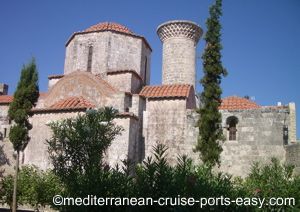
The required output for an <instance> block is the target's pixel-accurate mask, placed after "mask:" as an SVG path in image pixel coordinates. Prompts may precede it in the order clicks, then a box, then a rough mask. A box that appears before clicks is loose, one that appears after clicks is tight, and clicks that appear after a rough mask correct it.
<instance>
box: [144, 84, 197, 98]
mask: <svg viewBox="0 0 300 212" xmlns="http://www.w3.org/2000/svg"><path fill="white" fill-rule="evenodd" d="M191 88H192V85H187V84H177V85H176V84H175V85H159V86H145V87H144V88H143V89H142V91H141V92H140V96H143V97H146V98H172V97H184V98H187V97H188V96H189V92H190V90H191Z"/></svg>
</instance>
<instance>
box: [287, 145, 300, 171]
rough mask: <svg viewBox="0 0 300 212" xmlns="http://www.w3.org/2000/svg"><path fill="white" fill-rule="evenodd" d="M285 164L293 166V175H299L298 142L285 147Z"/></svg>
mask: <svg viewBox="0 0 300 212" xmlns="http://www.w3.org/2000/svg"><path fill="white" fill-rule="evenodd" d="M285 149H286V155H285V157H286V162H287V163H288V164H291V165H293V166H295V174H300V142H298V143H294V144H290V145H287V146H286V147H285Z"/></svg>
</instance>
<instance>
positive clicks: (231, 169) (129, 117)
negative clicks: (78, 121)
mask: <svg viewBox="0 0 300 212" xmlns="http://www.w3.org/2000/svg"><path fill="white" fill-rule="evenodd" d="M202 33H203V31H202V29H201V28H200V27H199V26H198V25H197V24H196V23H193V22H190V21H180V20H176V21H169V22H166V23H163V24H161V25H160V26H158V28H157V34H158V36H159V38H160V40H161V41H162V45H163V58H162V64H163V65H162V73H163V74H162V85H150V74H151V69H150V63H151V52H152V49H151V46H150V44H149V43H148V42H147V40H146V38H144V37H143V36H141V35H138V34H136V33H134V32H132V31H131V30H129V29H128V28H127V27H125V26H122V25H120V24H117V23H109V22H107V23H99V24H96V25H94V26H91V27H89V28H87V29H85V30H83V31H79V32H75V33H73V34H72V35H71V37H70V38H69V39H68V40H67V42H66V44H65V47H66V53H65V65H64V73H63V74H60V75H51V76H49V77H48V79H49V83H48V91H47V92H46V93H41V94H40V97H39V100H38V102H37V105H36V107H35V108H34V109H33V113H34V115H33V116H32V117H31V119H30V121H31V123H32V125H33V129H32V130H31V131H30V136H31V140H30V142H29V144H28V145H27V147H26V149H25V151H24V152H22V154H21V158H20V162H21V164H23V165H28V164H33V165H36V166H38V167H40V168H42V169H47V168H50V167H51V164H50V161H49V159H48V153H47V145H46V142H45V140H46V139H48V138H50V137H51V130H50V129H49V127H48V126H47V124H48V123H50V122H51V121H57V120H61V119H64V118H69V117H75V116H76V115H78V114H80V113H84V112H85V111H86V110H88V109H91V108H100V107H104V106H112V107H114V108H116V109H118V111H119V113H118V116H117V118H116V119H115V122H116V124H117V125H120V126H122V127H123V128H124V131H123V132H122V134H121V135H120V136H118V137H117V138H116V139H115V140H114V141H113V143H112V145H111V146H110V147H109V149H108V150H107V152H106V160H107V161H108V163H109V164H110V165H115V164H117V163H119V162H120V161H121V160H123V159H125V158H129V159H130V160H132V161H135V162H141V161H142V160H143V159H144V158H145V157H147V156H149V155H151V153H152V148H153V146H154V145H155V144H157V143H163V144H166V145H167V146H168V148H169V149H168V158H169V161H170V162H171V163H173V164H174V163H175V161H176V158H177V156H178V154H186V155H188V156H190V157H191V158H192V159H194V160H195V161H198V162H199V156H198V153H194V152H193V148H194V146H195V144H196V142H197V135H198V129H197V128H196V127H195V124H196V122H197V119H198V118H199V117H198V115H197V114H196V112H195V109H196V108H197V106H198V105H199V104H198V103H197V102H198V101H197V98H196V95H195V89H194V88H195V82H196V80H198V79H197V78H196V45H197V43H198V41H199V39H200V37H201V35H202ZM7 90H8V86H7V85H5V84H1V87H0V94H1V95H0V132H1V141H0V146H3V149H4V153H5V154H6V156H7V157H8V159H9V160H7V162H10V168H11V166H12V165H11V164H12V163H13V158H12V157H11V156H12V155H13V149H12V145H11V143H10V142H9V141H8V132H9V129H10V124H11V123H10V121H9V119H8V117H7V111H8V107H9V103H10V102H11V101H12V99H13V97H12V96H8V95H7ZM219 109H220V111H221V113H222V120H223V121H222V128H223V130H224V135H225V136H226V141H224V142H223V152H222V155H221V160H222V163H221V166H220V168H219V169H220V170H222V171H225V172H228V173H230V174H234V175H240V176H244V175H245V174H246V173H247V172H249V169H250V166H251V164H252V162H254V161H268V160H269V159H270V158H271V157H277V158H279V159H280V160H281V161H282V162H288V163H290V164H293V165H295V166H298V167H300V145H299V143H298V142H297V139H296V115H295V114H296V110H295V104H294V103H289V104H288V105H280V104H278V105H276V106H261V105H258V104H256V103H255V102H253V101H251V100H249V99H247V98H242V97H237V96H231V97H226V98H224V99H223V100H222V104H221V106H220V108H219ZM5 167H6V169H9V165H6V166H5Z"/></svg>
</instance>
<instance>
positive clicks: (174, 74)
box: [157, 20, 203, 87]
mask: <svg viewBox="0 0 300 212" xmlns="http://www.w3.org/2000/svg"><path fill="white" fill-rule="evenodd" d="M202 33H203V31H202V29H201V28H200V26H198V25H197V24H196V23H194V22H191V21H182V20H175V21H168V22H165V23H163V24H161V25H159V26H158V28H157V34H158V36H159V38H160V40H161V41H162V43H163V61H162V66H163V67H162V72H163V76H162V84H164V85H165V84H190V85H193V86H194V87H195V79H196V45H197V43H198V41H199V39H200V37H201V35H202Z"/></svg>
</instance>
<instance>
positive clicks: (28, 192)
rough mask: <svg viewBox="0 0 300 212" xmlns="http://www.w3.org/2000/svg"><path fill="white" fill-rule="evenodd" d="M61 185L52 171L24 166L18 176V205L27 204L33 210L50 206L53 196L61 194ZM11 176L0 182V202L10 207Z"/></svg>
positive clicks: (11, 192)
mask: <svg viewBox="0 0 300 212" xmlns="http://www.w3.org/2000/svg"><path fill="white" fill-rule="evenodd" d="M62 188H63V187H62V184H61V183H60V181H59V179H58V177H57V176H56V175H54V174H53V172H52V171H42V170H39V169H38V168H36V167H32V166H24V167H22V169H21V170H20V172H19V175H18V188H17V198H18V199H17V200H18V204H19V205H22V204H29V205H31V206H32V207H34V208H35V209H38V208H40V207H45V206H46V205H51V203H52V198H53V196H54V195H56V194H59V193H61V192H62ZM12 194H13V176H12V175H8V176H5V177H3V178H2V180H1V181H0V201H1V202H3V203H6V204H8V205H10V206H12Z"/></svg>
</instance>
